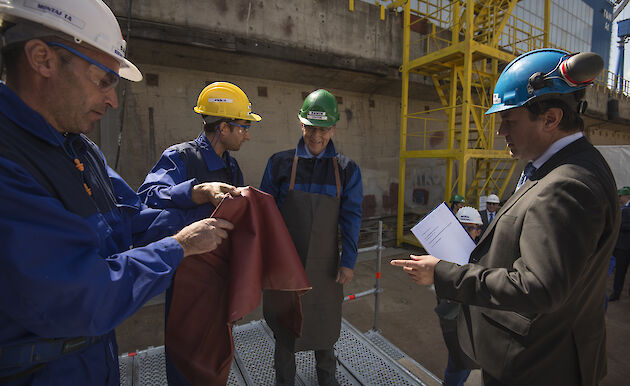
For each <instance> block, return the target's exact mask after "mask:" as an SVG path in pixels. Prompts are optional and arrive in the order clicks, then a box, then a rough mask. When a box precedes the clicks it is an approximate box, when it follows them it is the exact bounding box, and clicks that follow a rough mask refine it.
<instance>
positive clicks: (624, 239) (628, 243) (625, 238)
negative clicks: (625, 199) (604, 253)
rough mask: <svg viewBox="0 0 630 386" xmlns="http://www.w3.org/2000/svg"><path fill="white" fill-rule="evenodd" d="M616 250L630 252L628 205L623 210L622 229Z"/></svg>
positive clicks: (629, 213) (629, 207)
mask: <svg viewBox="0 0 630 386" xmlns="http://www.w3.org/2000/svg"><path fill="white" fill-rule="evenodd" d="M615 249H620V250H622V251H630V206H628V205H625V206H623V207H622V208H621V228H620V229H619V238H618V239H617V245H616V246H615Z"/></svg>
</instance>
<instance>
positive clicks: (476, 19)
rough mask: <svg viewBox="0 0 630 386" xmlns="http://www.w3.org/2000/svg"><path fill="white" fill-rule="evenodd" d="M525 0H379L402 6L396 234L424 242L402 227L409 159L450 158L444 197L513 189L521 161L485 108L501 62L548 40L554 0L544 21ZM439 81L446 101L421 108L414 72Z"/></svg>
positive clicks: (474, 198)
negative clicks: (413, 89)
mask: <svg viewBox="0 0 630 386" xmlns="http://www.w3.org/2000/svg"><path fill="white" fill-rule="evenodd" d="M518 1H519V0H476V1H475V0H396V1H389V2H387V1H380V2H378V3H377V4H379V5H381V6H382V5H383V4H386V7H387V8H388V9H391V10H397V11H398V12H402V14H403V50H402V55H403V58H402V65H401V66H400V71H401V73H402V98H401V126H400V163H399V174H398V177H399V185H398V219H397V232H396V239H397V243H398V244H399V245H400V244H401V243H402V242H407V243H410V244H414V245H419V243H418V242H417V240H415V238H413V237H412V236H410V235H408V234H404V233H403V221H404V216H405V207H406V205H405V180H406V167H407V162H408V161H409V160H412V159H443V160H444V161H445V166H446V170H445V189H444V199H445V201H448V200H449V197H450V196H451V195H452V194H453V193H458V194H461V195H463V196H464V197H466V200H467V202H468V203H470V204H472V205H475V206H476V204H477V203H478V200H479V197H480V196H481V195H487V194H489V193H496V194H498V195H499V196H501V195H502V194H503V192H504V191H505V190H506V187H507V184H508V182H509V179H510V177H511V175H512V173H513V171H514V168H515V166H516V161H514V160H512V159H511V158H510V155H509V152H508V151H507V149H506V148H505V147H504V146H502V145H500V144H495V131H496V128H495V118H494V116H493V115H490V116H486V115H484V113H485V111H486V110H487V109H488V108H489V107H490V106H491V105H492V90H493V88H494V84H495V82H496V80H497V78H498V75H499V70H500V68H501V67H502V66H503V65H505V64H506V63H508V62H510V61H511V60H512V59H514V58H515V57H516V56H518V55H520V54H522V53H525V52H527V51H531V50H533V49H537V48H542V47H544V46H549V34H548V31H549V13H550V12H549V10H550V0H546V1H545V19H544V20H545V26H544V27H543V28H539V27H535V26H533V25H531V24H529V23H527V22H526V21H524V20H522V19H519V18H517V17H515V16H514V15H513V14H512V11H513V10H514V7H515V5H516V3H517V2H518ZM418 77H420V78H422V77H423V80H428V81H430V82H432V83H433V85H434V87H435V91H436V94H437V96H438V98H439V102H440V104H441V106H439V107H437V108H428V107H429V106H425V109H424V110H422V111H414V109H413V108H412V107H411V106H410V103H409V87H410V79H412V80H413V79H414V78H415V79H416V80H419V78H418Z"/></svg>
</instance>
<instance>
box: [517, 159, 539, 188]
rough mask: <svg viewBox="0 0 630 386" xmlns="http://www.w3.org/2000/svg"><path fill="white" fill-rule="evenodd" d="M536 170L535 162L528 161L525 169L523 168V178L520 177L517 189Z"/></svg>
mask: <svg viewBox="0 0 630 386" xmlns="http://www.w3.org/2000/svg"><path fill="white" fill-rule="evenodd" d="M535 171H536V168H535V167H534V164H533V163H531V162H528V163H527V165H525V169H523V173H521V178H519V180H518V184H516V190H518V189H519V188H520V187H521V186H522V185H523V184H524V183H525V181H527V180H529V179H530V178H531V177H532V175H533V174H534V172H535Z"/></svg>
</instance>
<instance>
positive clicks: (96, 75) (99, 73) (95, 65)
mask: <svg viewBox="0 0 630 386" xmlns="http://www.w3.org/2000/svg"><path fill="white" fill-rule="evenodd" d="M46 45H48V46H53V47H61V48H63V49H64V50H66V51H68V52H70V53H72V54H74V55H76V56H78V57H79V58H81V59H83V60H85V61H87V62H88V63H90V66H89V67H88V71H87V75H88V78H89V79H90V80H91V81H92V82H94V84H96V86H97V87H98V88H99V89H100V90H101V91H103V92H106V91H109V90H111V89H112V88H114V87H116V85H117V84H118V82H119V81H120V76H119V75H118V73H117V72H116V71H114V70H112V69H110V68H108V67H106V66H104V65H102V64H100V63H99V62H97V61H96V60H94V59H92V58H90V57H89V56H87V55H84V54H82V53H81V52H79V51H77V50H75V49H74V48H72V47H69V46H67V45H65V44H63V43H59V42H47V43H46Z"/></svg>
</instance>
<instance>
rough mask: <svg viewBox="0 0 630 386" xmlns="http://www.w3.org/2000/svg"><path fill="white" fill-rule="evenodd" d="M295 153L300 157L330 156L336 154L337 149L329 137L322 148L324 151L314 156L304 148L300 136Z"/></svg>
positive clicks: (302, 139) (302, 138)
mask: <svg viewBox="0 0 630 386" xmlns="http://www.w3.org/2000/svg"><path fill="white" fill-rule="evenodd" d="M295 155H297V156H298V157H300V158H332V157H334V156H336V155H337V150H335V144H334V143H333V141H332V139H331V140H330V141H329V142H328V145H326V149H324V151H323V152H321V153H320V154H318V155H317V156H314V155H313V154H311V152H310V151H308V149H307V148H306V145H305V144H304V137H301V138H300V140H299V141H298V144H297V146H296V148H295Z"/></svg>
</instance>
